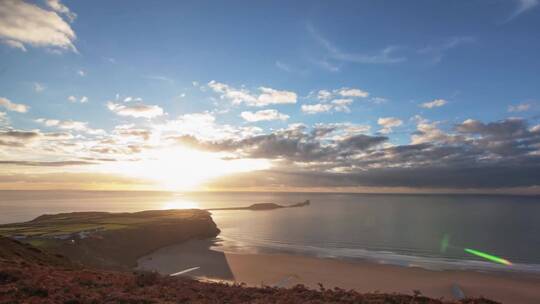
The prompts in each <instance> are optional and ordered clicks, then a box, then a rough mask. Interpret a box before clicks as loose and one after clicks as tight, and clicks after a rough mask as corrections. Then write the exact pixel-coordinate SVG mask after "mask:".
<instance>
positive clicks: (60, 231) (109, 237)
mask: <svg viewBox="0 0 540 304" xmlns="http://www.w3.org/2000/svg"><path fill="white" fill-rule="evenodd" d="M218 234H219V229H218V228H217V227H216V224H215V223H214V221H213V220H212V218H211V216H210V213H209V212H208V211H203V210H194V209H193V210H156V211H142V212H135V213H107V212H79V213H61V214H55V215H43V216H40V217H38V218H36V219H34V220H32V221H29V222H25V223H16V224H8V225H1V226H0V235H3V236H8V237H12V238H16V239H19V240H21V241H24V242H25V243H29V244H32V245H34V246H35V247H37V248H40V249H46V250H48V251H49V252H53V253H58V254H62V255H65V256H67V257H69V258H70V259H71V260H72V261H74V262H80V263H83V264H85V265H91V266H95V267H107V268H110V267H113V268H131V267H134V266H135V265H136V261H137V258H139V257H140V256H143V255H145V254H147V253H150V252H152V251H154V250H156V249H159V248H161V247H165V246H168V245H172V244H177V243H181V242H183V241H186V240H188V239H192V238H208V237H214V236H216V235H218Z"/></svg>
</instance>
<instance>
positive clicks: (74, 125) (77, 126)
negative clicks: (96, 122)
mask: <svg viewBox="0 0 540 304" xmlns="http://www.w3.org/2000/svg"><path fill="white" fill-rule="evenodd" d="M36 122H37V123H40V124H43V125H45V126H47V127H55V128H59V129H62V130H73V131H79V132H85V133H88V134H91V135H98V134H105V131H104V130H102V129H92V128H90V127H88V123H87V122H83V121H76V120H58V119H45V118H38V119H36Z"/></svg>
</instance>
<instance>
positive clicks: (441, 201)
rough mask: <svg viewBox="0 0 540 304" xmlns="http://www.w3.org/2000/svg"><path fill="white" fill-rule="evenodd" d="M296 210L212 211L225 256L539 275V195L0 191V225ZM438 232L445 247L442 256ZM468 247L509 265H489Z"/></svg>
mask: <svg viewBox="0 0 540 304" xmlns="http://www.w3.org/2000/svg"><path fill="white" fill-rule="evenodd" d="M306 199H310V200H311V202H312V204H311V205H310V206H308V207H303V208H291V209H281V210H271V211H247V210H246V211H214V212H213V217H214V220H215V221H216V223H217V225H218V227H219V228H220V229H221V230H222V233H221V235H220V239H221V245H220V246H219V247H218V248H216V249H219V250H224V251H235V252H238V251H241V252H266V253H294V254H303V255H314V256H322V257H335V258H342V259H368V260H373V261H377V262H380V263H391V264H399V265H404V266H412V265H416V266H421V267H425V268H435V269H497V270H505V269H506V270H512V271H528V272H539V273H540V198H539V197H520V196H478V195H366V194H319V193H292V194H289V193H287V194H285V193H197V194H171V193H149V192H144V193H140V192H116V193H114V192H113V193H111V192H75V191H74V192H49V191H35V192H19V191H0V223H9V222H17V221H26V220H30V219H32V218H34V217H36V216H38V215H41V214H44V213H58V212H68V211H113V212H118V211H138V210H148V209H171V208H222V207H234V206H247V205H250V204H252V203H263V202H272V203H281V204H286V203H293V202H299V201H303V200H306ZM445 236H447V238H448V239H449V246H448V247H447V248H446V250H441V249H442V248H441V242H442V240H443V239H444V238H445ZM464 248H473V249H477V250H481V251H485V252H489V253H491V254H495V255H498V256H501V257H504V258H506V259H508V260H510V261H511V262H512V263H513V265H512V266H504V265H498V264H492V263H489V262H484V261H480V260H478V259H476V258H475V257H473V256H470V255H467V254H466V253H464V251H463V249H464Z"/></svg>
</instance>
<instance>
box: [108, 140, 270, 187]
mask: <svg viewBox="0 0 540 304" xmlns="http://www.w3.org/2000/svg"><path fill="white" fill-rule="evenodd" d="M269 167H270V163H269V161H268V160H264V159H227V158H226V155H224V154H222V153H211V152H203V151H198V150H194V149H189V148H185V147H175V148H167V149H159V150H153V151H152V152H148V153H147V154H146V155H144V159H143V160H139V161H131V162H118V163H116V164H112V165H110V166H109V168H108V169H109V170H110V171H113V172H114V173H120V174H122V175H127V176H129V177H136V178H143V179H150V180H152V181H155V182H157V183H158V184H159V185H160V187H161V188H164V189H166V190H171V191H178V190H196V189H197V187H198V186H200V185H201V184H202V183H204V182H205V181H208V180H210V179H212V178H216V177H220V176H224V175H228V174H233V173H240V172H249V171H255V170H264V169H268V168H269Z"/></svg>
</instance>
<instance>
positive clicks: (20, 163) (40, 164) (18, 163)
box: [0, 160, 96, 167]
mask: <svg viewBox="0 0 540 304" xmlns="http://www.w3.org/2000/svg"><path fill="white" fill-rule="evenodd" d="M95 164H96V163H95V162H89V161H80V160H71V161H48V162H46V161H17V160H0V165H14V166H29V167H65V166H81V165H95Z"/></svg>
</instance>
